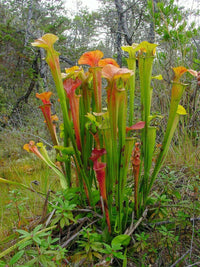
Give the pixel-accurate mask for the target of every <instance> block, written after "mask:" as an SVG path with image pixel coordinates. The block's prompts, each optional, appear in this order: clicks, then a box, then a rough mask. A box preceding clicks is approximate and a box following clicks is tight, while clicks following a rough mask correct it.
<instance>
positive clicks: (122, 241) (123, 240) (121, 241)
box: [111, 235, 131, 247]
mask: <svg viewBox="0 0 200 267" xmlns="http://www.w3.org/2000/svg"><path fill="white" fill-rule="evenodd" d="M130 240H131V237H130V236H129V235H118V236H116V237H115V238H113V240H112V242H111V246H112V247H113V246H115V245H122V246H128V244H129V242H130Z"/></svg>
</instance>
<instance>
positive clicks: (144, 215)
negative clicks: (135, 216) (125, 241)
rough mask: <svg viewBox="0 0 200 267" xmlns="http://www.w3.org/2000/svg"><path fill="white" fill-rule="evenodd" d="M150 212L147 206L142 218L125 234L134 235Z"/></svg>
mask: <svg viewBox="0 0 200 267" xmlns="http://www.w3.org/2000/svg"><path fill="white" fill-rule="evenodd" d="M147 212H148V208H146V209H145V210H144V212H143V214H142V216H141V217H140V219H139V220H138V221H137V222H136V223H135V224H134V225H133V226H132V227H130V228H128V229H127V230H126V231H125V233H124V234H126V235H132V233H133V232H134V231H135V230H136V229H137V228H138V226H139V225H140V224H141V222H142V221H143V220H144V219H145V218H146V216H147Z"/></svg>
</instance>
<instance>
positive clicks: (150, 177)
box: [24, 34, 196, 234]
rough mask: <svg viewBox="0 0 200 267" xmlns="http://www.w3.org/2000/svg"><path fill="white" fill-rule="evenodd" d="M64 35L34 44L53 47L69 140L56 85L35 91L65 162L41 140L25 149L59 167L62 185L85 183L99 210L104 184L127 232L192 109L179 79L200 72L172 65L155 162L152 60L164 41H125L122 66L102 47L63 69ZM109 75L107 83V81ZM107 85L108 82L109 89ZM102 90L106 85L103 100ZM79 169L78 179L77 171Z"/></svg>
mask: <svg viewBox="0 0 200 267" xmlns="http://www.w3.org/2000/svg"><path fill="white" fill-rule="evenodd" d="M57 40H58V37H57V36H55V35H53V34H45V35H44V36H43V37H41V38H39V39H37V40H35V42H34V43H32V45H33V46H36V47H40V48H44V49H45V50H46V62H47V63H48V65H49V68H50V70H51V74H52V76H53V79H54V82H55V87H56V89H57V94H58V98H59V102H60V106H61V111H62V121H63V123H62V124H61V125H60V129H61V134H62V139H61V138H60V137H59V138H58V133H57V128H56V124H55V123H56V121H58V117H57V116H55V115H52V112H51V105H52V104H51V101H50V98H51V95H52V92H43V93H41V94H36V97H37V98H39V99H40V100H41V101H42V105H41V106H40V109H41V110H42V113H43V115H44V118H45V122H46V125H47V128H48V130H49V132H50V135H51V139H52V143H53V145H54V148H55V149H56V152H57V161H58V162H59V164H55V163H54V162H53V161H52V160H51V159H50V157H49V156H48V153H47V150H46V148H45V146H44V145H43V144H42V143H38V144H35V143H34V141H30V142H29V144H25V145H24V149H26V150H27V151H28V152H33V153H34V154H36V155H37V156H38V157H39V158H40V159H42V160H43V161H44V162H45V163H46V164H47V165H49V167H50V168H51V169H52V170H54V171H55V173H56V174H57V175H58V177H59V179H60V185H61V187H62V188H63V189H67V188H70V187H78V188H79V191H80V197H81V198H82V199H83V203H85V204H87V205H90V206H92V207H94V209H95V208H96V203H95V202H94V192H95V190H99V196H100V203H101V210H102V212H103V214H104V220H105V222H106V224H104V225H107V226H106V227H107V230H108V231H109V232H110V233H119V234H120V233H122V232H123V231H125V229H126V227H127V226H128V223H129V222H130V217H131V216H130V214H131V213H132V212H133V211H134V212H135V216H136V217H137V218H139V216H141V215H142V213H143V211H144V210H145V208H146V206H147V205H148V200H149V197H150V194H151V189H152V186H153V184H154V181H155V179H156V177H157V175H158V173H159V171H160V169H161V166H162V164H163V162H164V160H165V157H166V155H167V152H168V149H169V145H170V142H171V140H172V137H173V134H174V132H175V129H176V127H177V124H178V121H179V117H180V115H184V114H186V111H185V109H184V108H183V107H182V106H180V105H179V102H180V99H181V97H182V95H183V92H184V89H185V86H186V85H185V84H183V83H181V82H180V78H181V76H182V75H183V74H184V73H185V72H190V73H191V74H193V75H196V72H194V71H192V70H188V69H186V68H184V67H176V68H173V71H174V79H173V81H172V93H171V104H170V110H169V117H168V123H167V128H166V131H165V135H164V139H163V142H162V146H161V148H160V152H159V154H158V156H157V159H156V161H155V163H153V164H152V161H153V157H154V154H155V147H156V130H157V128H156V127H155V126H153V125H152V118H153V116H152V115H151V102H152V87H151V80H152V78H156V77H152V66H153V60H154V57H155V53H156V46H157V45H156V44H151V43H148V42H146V41H144V42H142V43H140V44H133V45H132V46H125V47H122V49H123V50H124V51H126V52H128V54H129V58H128V59H127V64H128V68H120V67H119V65H118V64H117V62H116V61H115V60H114V59H112V58H105V59H103V53H102V52H101V51H99V50H96V51H90V52H86V53H84V54H83V55H82V56H81V57H80V59H79V60H78V65H79V66H74V67H72V68H68V69H65V73H61V69H60V64H59V53H58V52H57V51H56V50H55V49H54V43H55V42H56V41H57ZM136 60H138V68H139V79H140V92H141V118H140V119H138V118H136V117H135V116H134V96H135V72H136ZM83 65H84V67H83ZM85 69H87V71H85ZM158 77H160V76H158ZM103 79H104V80H106V83H105V82H103V83H102V81H103ZM102 84H106V87H105V88H102ZM103 89H105V91H106V101H105V104H104V105H103V104H102V99H103V98H102V90H103ZM138 133H139V134H138ZM138 136H140V139H138ZM59 139H61V142H60V141H59ZM72 163H73V164H72ZM74 173H75V174H76V177H77V179H76V181H74V178H72V177H74V176H72V174H74ZM127 176H128V177H129V180H130V181H132V182H130V183H129V184H131V187H130V185H128V184H127ZM132 185H133V186H132ZM127 192H129V193H127ZM84 201H85V202H84Z"/></svg>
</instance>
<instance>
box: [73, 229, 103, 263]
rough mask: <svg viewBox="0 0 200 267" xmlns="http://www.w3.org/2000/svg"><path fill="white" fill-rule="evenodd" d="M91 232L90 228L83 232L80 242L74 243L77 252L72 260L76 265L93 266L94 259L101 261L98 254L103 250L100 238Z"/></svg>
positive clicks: (100, 256)
mask: <svg viewBox="0 0 200 267" xmlns="http://www.w3.org/2000/svg"><path fill="white" fill-rule="evenodd" d="M91 231H92V229H90V228H88V229H85V230H83V232H82V233H81V236H80V240H78V241H76V243H77V244H78V248H79V251H78V252H77V253H75V254H74V255H73V258H74V261H75V262H77V263H79V262H81V263H82V264H87V263H90V264H94V262H95V259H102V255H101V253H100V252H101V250H102V248H103V243H102V236H101V235H100V234H97V233H92V232H91Z"/></svg>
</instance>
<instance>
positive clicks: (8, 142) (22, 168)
mask: <svg viewBox="0 0 200 267" xmlns="http://www.w3.org/2000/svg"><path fill="white" fill-rule="evenodd" d="M4 135H6V134H5V133H3V134H2V136H1V140H0V143H1V146H2V147H4V150H3V151H1V153H0V154H1V155H0V158H1V159H0V177H2V178H4V179H7V180H11V181H15V182H19V183H22V184H24V185H26V186H28V187H30V188H31V189H33V190H35V191H36V192H42V193H44V195H43V196H42V195H41V194H37V193H36V192H31V191H29V190H26V189H23V188H22V187H20V186H19V187H16V186H14V185H8V184H1V185H0V186H1V192H0V207H1V208H0V218H1V220H0V241H1V240H3V239H4V238H6V236H7V235H8V234H10V233H12V232H13V230H14V229H16V228H18V227H23V225H26V224H28V223H30V221H31V220H34V219H35V218H36V217H37V216H39V215H41V213H42V208H43V205H44V201H45V195H46V193H47V191H48V190H55V189H56V188H59V180H58V179H57V177H55V175H54V174H53V173H52V171H51V170H50V169H49V168H48V167H47V166H46V165H44V164H43V163H42V162H41V161H40V160H38V159H36V158H35V157H34V155H32V154H28V153H26V152H25V151H23V149H22V147H23V144H24V138H23V136H22V135H19V134H17V133H16V132H13V133H10V134H9V135H7V137H5V136H4ZM3 137H5V138H3Z"/></svg>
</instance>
